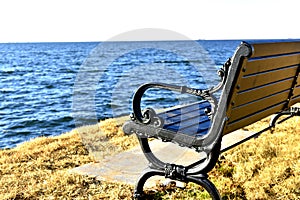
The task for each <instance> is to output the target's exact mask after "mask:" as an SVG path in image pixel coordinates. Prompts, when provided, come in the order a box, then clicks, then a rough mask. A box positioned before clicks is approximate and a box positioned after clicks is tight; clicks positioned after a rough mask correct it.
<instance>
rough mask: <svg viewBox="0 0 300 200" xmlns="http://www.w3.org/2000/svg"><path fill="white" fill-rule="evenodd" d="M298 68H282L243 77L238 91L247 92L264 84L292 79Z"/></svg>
mask: <svg viewBox="0 0 300 200" xmlns="http://www.w3.org/2000/svg"><path fill="white" fill-rule="evenodd" d="M297 67H298V66H292V67H289V68H283V69H279V70H274V71H270V72H264V73H260V74H257V75H252V76H247V77H243V78H242V79H241V82H240V83H239V85H240V90H247V89H250V88H254V87H258V86H262V85H265V84H269V83H273V82H276V81H280V80H283V79H287V78H290V77H294V76H295V74H296V71H297Z"/></svg>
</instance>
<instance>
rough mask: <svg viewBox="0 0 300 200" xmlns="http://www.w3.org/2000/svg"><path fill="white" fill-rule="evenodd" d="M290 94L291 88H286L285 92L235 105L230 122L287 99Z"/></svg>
mask: <svg viewBox="0 0 300 200" xmlns="http://www.w3.org/2000/svg"><path fill="white" fill-rule="evenodd" d="M289 94H290V90H285V91H284V92H281V93H278V94H276V95H272V96H269V97H266V98H263V99H260V100H258V101H255V102H252V103H249V104H245V105H242V106H239V107H234V108H233V109H232V111H231V115H230V116H229V122H228V123H230V122H233V121H236V120H238V119H241V118H244V117H246V116H248V115H251V114H253V113H256V112H258V111H260V110H264V109H266V108H267V107H269V106H272V105H275V104H278V103H280V102H283V101H286V100H287V99H288V97H289Z"/></svg>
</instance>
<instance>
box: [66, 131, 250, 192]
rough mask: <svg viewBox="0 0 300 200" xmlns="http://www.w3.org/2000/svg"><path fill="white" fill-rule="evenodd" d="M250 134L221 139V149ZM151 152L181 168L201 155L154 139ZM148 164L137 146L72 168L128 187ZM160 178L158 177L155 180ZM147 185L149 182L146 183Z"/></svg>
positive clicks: (245, 133)
mask: <svg viewBox="0 0 300 200" xmlns="http://www.w3.org/2000/svg"><path fill="white" fill-rule="evenodd" d="M251 134H252V133H251V132H248V131H241V130H238V131H236V132H234V133H231V134H229V135H226V136H224V137H223V141H222V148H225V147H227V146H228V145H230V144H232V143H235V142H237V141H238V140H241V139H243V138H245V137H247V136H249V135H251ZM150 146H151V149H152V150H153V152H155V155H156V156H157V157H158V158H160V159H161V160H163V161H166V162H169V163H175V164H181V165H187V164H191V163H193V161H197V160H199V159H200V158H201V155H200V154H199V153H197V152H195V151H194V150H191V149H188V148H183V147H179V146H178V145H175V144H173V143H166V142H161V141H160V140H153V141H151V143H150ZM147 165H148V162H147V160H146V159H145V157H144V155H143V153H142V150H141V149H140V147H139V146H138V147H135V148H133V149H131V150H128V151H125V152H122V153H119V154H117V155H114V156H111V157H108V158H106V159H105V160H103V161H101V163H100V162H99V163H90V164H86V165H83V166H80V167H77V168H74V169H72V172H76V173H79V174H83V175H89V176H93V177H96V178H97V179H98V180H106V181H117V182H123V183H128V184H135V182H136V180H137V179H138V177H139V175H140V174H141V172H142V171H143V170H144V169H145V168H146V167H147ZM158 178H159V179H161V177H158ZM157 181H158V179H157V178H154V179H153V180H152V181H149V185H148V186H149V187H151V186H153V184H155V183H156V182H157ZM147 184H148V182H147Z"/></svg>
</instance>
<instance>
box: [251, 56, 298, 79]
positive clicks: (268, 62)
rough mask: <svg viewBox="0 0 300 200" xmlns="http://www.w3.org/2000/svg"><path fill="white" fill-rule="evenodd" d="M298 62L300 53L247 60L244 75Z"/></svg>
mask: <svg viewBox="0 0 300 200" xmlns="http://www.w3.org/2000/svg"><path fill="white" fill-rule="evenodd" d="M299 63H300V53H297V54H292V55H284V56H277V57H270V58H264V59H258V60H249V61H248V63H247V64H246V67H245V69H246V72H245V75H249V74H255V73H259V72H264V71H268V70H274V69H278V68H282V67H287V66H292V65H297V64H299Z"/></svg>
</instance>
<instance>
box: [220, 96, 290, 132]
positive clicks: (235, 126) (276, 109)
mask: <svg viewBox="0 0 300 200" xmlns="http://www.w3.org/2000/svg"><path fill="white" fill-rule="evenodd" d="M285 105H286V102H282V103H280V104H278V105H275V106H273V107H270V108H268V109H266V110H261V111H260V112H258V113H255V114H253V115H251V116H248V117H246V118H242V119H241V120H239V121H236V122H234V123H230V124H227V125H226V127H225V130H224V134H223V135H226V134H227V133H230V132H232V131H235V130H237V129H239V128H243V127H245V126H247V125H249V124H252V123H254V122H256V121H258V120H260V119H262V118H264V117H267V116H269V115H272V114H274V113H277V112H279V111H281V110H282V109H283V108H284V106H285Z"/></svg>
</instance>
